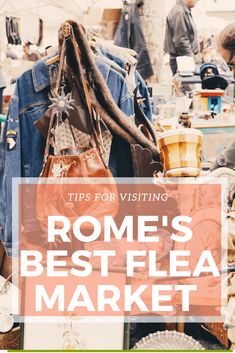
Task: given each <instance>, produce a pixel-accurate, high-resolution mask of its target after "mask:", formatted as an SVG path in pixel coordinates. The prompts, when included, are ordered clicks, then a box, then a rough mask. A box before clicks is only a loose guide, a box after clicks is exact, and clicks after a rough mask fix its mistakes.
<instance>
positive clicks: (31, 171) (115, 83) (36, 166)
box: [0, 59, 134, 255]
mask: <svg viewBox="0 0 235 353" xmlns="http://www.w3.org/2000/svg"><path fill="white" fill-rule="evenodd" d="M97 65H98V67H99V69H100V71H101V72H102V74H103V76H104V78H105V80H106V82H107V85H108V87H109V89H110V91H111V94H112V96H113V98H114V100H115V102H116V103H117V104H118V106H119V107H120V109H122V110H123V112H125V113H126V114H127V115H128V116H129V115H133V114H134V102H133V97H132V96H130V94H129V92H128V89H127V87H126V85H125V80H124V79H123V77H122V76H121V75H118V74H117V73H116V72H115V71H114V70H112V69H111V68H110V67H109V66H107V65H105V64H104V63H103V62H99V60H98V59H97ZM49 91H50V77H49V69H48V66H47V65H46V63H45V61H43V60H40V61H38V62H37V63H36V64H35V65H34V66H33V68H32V69H31V70H28V71H26V72H25V73H24V74H23V75H22V76H20V78H18V79H17V82H16V87H15V92H14V94H13V96H12V99H11V103H10V108H9V112H8V118H7V122H6V123H5V126H4V131H3V141H2V147H1V154H2V161H4V163H1V164H0V168H1V170H0V181H2V182H1V184H0V195H1V198H0V239H1V240H2V242H3V245H4V246H5V248H6V251H7V254H8V255H12V254H13V253H14V244H13V243H12V178H13V177H38V176H39V174H40V171H41V169H42V166H43V153H44V146H45V140H44V138H43V137H42V135H41V134H40V132H39V131H38V130H37V129H36V127H35V126H34V125H33V123H34V122H35V121H36V120H37V119H39V118H40V117H41V116H42V115H43V114H44V113H45V111H46V110H47V108H48V105H49V103H50V101H49V98H48V94H49ZM9 131H13V132H14V136H16V145H15V146H14V147H13V148H11V149H8V144H7V141H6V137H7V133H9ZM114 165H115V163H114ZM29 222H30V212H29ZM30 226H32V230H33V226H34V225H33V224H31V225H30Z"/></svg>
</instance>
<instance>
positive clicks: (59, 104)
mask: <svg viewBox="0 0 235 353" xmlns="http://www.w3.org/2000/svg"><path fill="white" fill-rule="evenodd" d="M50 100H51V102H52V104H51V105H49V108H51V107H55V109H56V112H57V113H60V114H62V113H65V114H66V115H69V110H71V109H72V110H73V109H74V107H73V103H74V102H75V100H74V99H72V94H71V93H68V94H67V95H65V94H64V92H63V93H62V94H61V95H59V94H58V93H56V97H54V98H50Z"/></svg>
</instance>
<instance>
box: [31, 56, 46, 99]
mask: <svg viewBox="0 0 235 353" xmlns="http://www.w3.org/2000/svg"><path fill="white" fill-rule="evenodd" d="M32 78H33V85H34V89H35V92H36V93H38V92H40V91H42V90H43V89H44V88H46V87H48V86H49V85H50V75H49V70H48V66H47V64H46V62H45V59H42V60H39V61H37V62H36V63H35V64H34V65H33V67H32Z"/></svg>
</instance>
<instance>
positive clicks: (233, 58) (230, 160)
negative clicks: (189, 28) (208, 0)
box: [211, 23, 235, 189]
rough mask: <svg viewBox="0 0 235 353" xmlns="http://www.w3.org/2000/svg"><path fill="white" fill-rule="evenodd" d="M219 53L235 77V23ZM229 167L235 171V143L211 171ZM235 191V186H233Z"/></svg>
mask: <svg viewBox="0 0 235 353" xmlns="http://www.w3.org/2000/svg"><path fill="white" fill-rule="evenodd" d="M218 45H219V48H218V49H219V52H220V54H221V56H222V57H223V59H224V60H225V62H226V63H227V65H228V67H229V68H230V70H231V71H233V75H234V76H235V23H232V24H230V25H228V26H227V27H226V28H225V29H224V30H223V31H222V32H221V33H220V36H219V43H218ZM220 167H227V168H231V169H235V141H234V142H233V143H232V144H231V145H230V146H229V147H228V148H227V149H226V150H224V151H223V152H222V153H220V154H219V155H218V156H217V158H216V161H215V163H214V164H213V166H212V168H211V170H214V169H217V168H220ZM233 187H234V189H235V184H234V185H233Z"/></svg>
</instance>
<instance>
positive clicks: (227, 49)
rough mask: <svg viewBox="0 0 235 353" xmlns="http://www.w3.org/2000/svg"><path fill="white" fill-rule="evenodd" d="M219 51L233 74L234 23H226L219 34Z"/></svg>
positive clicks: (234, 60)
mask: <svg viewBox="0 0 235 353" xmlns="http://www.w3.org/2000/svg"><path fill="white" fill-rule="evenodd" d="M219 51H220V54H221V56H222V57H223V59H224V60H225V62H226V63H227V65H228V67H229V68H230V70H231V71H233V73H234V74H235V23H232V24H230V25H228V26H227V27H226V28H225V29H224V30H223V31H222V32H221V33H220V36H219Z"/></svg>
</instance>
